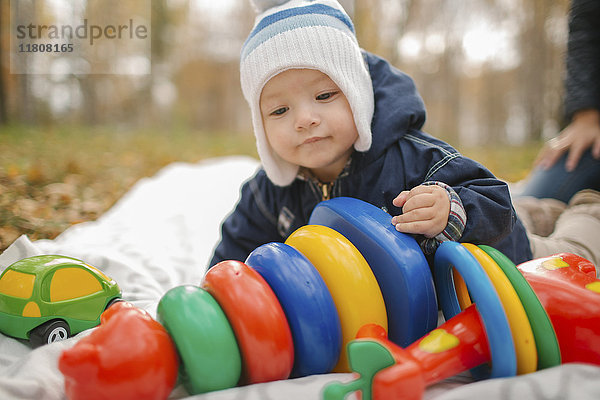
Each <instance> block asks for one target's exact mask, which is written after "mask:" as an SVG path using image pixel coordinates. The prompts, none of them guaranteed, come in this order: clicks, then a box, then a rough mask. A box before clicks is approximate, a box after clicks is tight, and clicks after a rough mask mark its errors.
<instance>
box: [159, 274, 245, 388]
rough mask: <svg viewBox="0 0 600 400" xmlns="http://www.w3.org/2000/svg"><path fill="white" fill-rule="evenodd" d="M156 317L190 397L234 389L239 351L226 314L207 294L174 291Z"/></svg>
mask: <svg viewBox="0 0 600 400" xmlns="http://www.w3.org/2000/svg"><path fill="white" fill-rule="evenodd" d="M157 314H158V320H159V322H160V323H161V324H163V326H164V327H165V328H166V329H167V331H168V332H169V334H170V335H171V338H172V339H173V341H174V342H175V346H176V347H177V351H178V352H179V356H180V357H181V362H182V367H181V369H180V371H181V378H182V381H183V385H184V387H185V388H186V390H187V391H188V392H189V393H190V394H192V395H194V394H199V393H206V392H211V391H214V390H221V389H228V388H232V387H234V386H236V385H237V383H238V381H239V379H240V374H241V371H242V361H241V356H240V351H239V348H238V345H237V342H236V340H235V335H234V333H233V329H232V328H231V325H230V324H229V321H227V317H226V316H225V313H224V312H223V310H221V307H220V306H219V304H218V303H217V301H216V300H215V299H214V298H213V297H212V296H211V295H210V293H208V292H207V291H206V290H204V289H201V288H199V287H196V286H191V285H186V286H178V287H175V288H173V289H171V290H169V291H168V292H167V293H165V295H164V296H163V297H162V298H161V299H160V302H159V303H158V310H157Z"/></svg>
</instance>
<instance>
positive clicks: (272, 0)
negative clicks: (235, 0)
mask: <svg viewBox="0 0 600 400" xmlns="http://www.w3.org/2000/svg"><path fill="white" fill-rule="evenodd" d="M288 1H289V0H250V4H252V7H254V10H255V11H256V12H257V13H258V14H260V13H263V12H265V11H267V10H268V9H270V8H273V7H277V6H280V5H282V4H285V3H287V2H288Z"/></svg>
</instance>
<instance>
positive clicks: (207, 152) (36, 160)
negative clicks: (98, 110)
mask: <svg viewBox="0 0 600 400" xmlns="http://www.w3.org/2000/svg"><path fill="white" fill-rule="evenodd" d="M231 154H247V155H251V156H256V155H255V150H254V137H253V136H252V135H250V134H248V135H231V134H225V133H213V134H206V133H203V132H198V131H193V130H173V131H168V132H165V131H159V130H131V131H130V130H120V129H112V128H108V127H98V128H89V127H79V126H62V127H47V128H42V127H24V126H11V127H5V128H2V129H0V252H1V251H3V250H4V249H5V248H6V247H8V245H10V244H11V243H12V242H13V241H14V240H15V239H16V238H17V237H19V236H20V235H22V234H27V235H28V236H29V237H30V238H31V239H33V240H35V239H45V238H47V239H52V238H54V237H56V236H57V235H58V234H59V233H61V232H62V231H64V230H65V229H66V228H68V227H69V226H70V225H72V224H75V223H79V222H83V221H88V220H93V219H96V218H97V217H99V216H100V215H102V213H104V212H105V211H106V210H108V209H109V208H110V207H111V206H112V205H113V204H114V203H115V201H116V200H118V199H119V198H120V197H121V196H122V195H123V194H124V193H125V192H126V191H127V190H129V188H131V186H132V185H133V184H134V183H135V182H136V181H137V180H139V179H140V178H142V177H146V176H152V175H154V174H155V173H156V172H157V171H158V170H160V169H161V168H162V167H164V166H165V165H167V164H170V163H172V162H175V161H183V162H197V161H199V160H202V159H205V158H209V157H215V156H223V155H231ZM190 184H196V183H194V182H191V183H190Z"/></svg>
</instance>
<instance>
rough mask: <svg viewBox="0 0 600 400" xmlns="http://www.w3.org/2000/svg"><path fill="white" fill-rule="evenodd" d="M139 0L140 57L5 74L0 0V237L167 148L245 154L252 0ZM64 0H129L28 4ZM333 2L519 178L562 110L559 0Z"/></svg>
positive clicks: (6, 23) (197, 155) (78, 216)
mask: <svg viewBox="0 0 600 400" xmlns="http://www.w3.org/2000/svg"><path fill="white" fill-rule="evenodd" d="M15 1H16V0H15ZM18 1H34V0H18ZM131 1H135V0H131ZM148 1H150V4H151V21H150V24H149V25H150V27H151V39H150V40H151V52H150V54H149V56H148V57H147V59H146V60H141V61H142V62H140V60H138V62H137V63H136V64H132V65H131V68H141V70H142V71H143V73H139V74H135V75H116V74H103V75H97V74H76V73H70V72H69V68H63V69H62V70H64V71H66V72H64V73H60V71H61V69H58V73H57V69H56V68H54V67H53V66H52V65H49V66H48V68H49V70H48V72H49V73H48V74H43V73H42V74H11V70H10V61H9V58H10V52H11V50H12V51H14V49H11V40H10V35H11V34H12V33H11V32H10V18H11V12H14V8H15V7H14V6H13V7H11V4H12V3H10V2H9V1H8V0H0V251H2V250H3V249H4V248H5V247H6V246H8V245H9V244H10V243H11V242H12V241H13V240H14V239H16V237H18V236H19V235H20V234H23V233H25V234H28V235H29V236H30V237H32V238H33V239H36V238H45V237H48V238H52V237H54V236H56V235H57V234H58V233H60V232H61V231H62V230H64V229H65V228H66V227H68V226H69V225H71V224H73V223H77V222H82V221H86V220H90V219H94V218H97V217H98V216H99V215H101V214H102V213H103V212H104V211H106V209H108V208H109V207H110V206H111V205H112V204H114V202H115V201H116V200H117V199H118V198H119V197H121V196H122V195H123V193H125V192H126V191H127V189H129V188H130V187H131V185H132V184H133V183H134V182H135V181H137V180H138V179H139V178H141V177H143V176H150V175H153V174H154V173H156V172H157V171H158V170H159V169H160V168H161V167H163V166H164V165H167V164H169V163H171V162H175V161H185V162H197V161H199V160H201V159H204V158H207V157H213V156H221V155H227V154H247V155H251V156H255V149H254V138H253V134H252V131H251V122H250V116H249V110H248V107H247V105H246V103H245V101H244V99H243V96H242V93H241V89H240V87H239V72H238V56H239V52H240V48H241V46H242V43H243V42H244V40H245V38H246V36H247V35H248V33H249V31H250V30H251V28H252V25H253V21H254V11H253V10H252V8H251V6H250V4H249V2H248V1H246V0H219V1H214V0H148ZM73 3H77V5H78V7H79V8H78V10H79V11H78V12H80V13H83V15H86V13H103V12H106V13H111V15H112V16H115V17H119V15H115V14H118V13H120V12H122V13H127V12H128V11H127V7H123V8H121V7H119V8H117V9H115V8H110V7H108V8H105V9H103V8H98V7H91V2H90V3H89V4H90V6H89V9H88V8H87V5H88V2H86V1H85V0H78V1H76V2H71V1H67V0H35V7H34V9H35V11H36V12H37V13H38V15H36V18H37V19H38V20H44V19H47V20H48V22H49V23H52V21H53V18H55V16H53V14H52V13H51V12H49V11H48V10H51V11H53V10H54V11H55V10H57V9H59V10H63V11H64V12H69V10H70V7H71V5H72V4H73ZM341 3H342V4H343V5H344V7H345V8H346V10H347V11H348V13H349V14H350V15H351V16H352V17H353V20H354V23H355V27H356V31H357V36H358V39H359V43H360V44H361V46H362V47H363V48H365V49H366V50H369V51H371V52H374V53H377V54H379V55H381V56H383V57H385V58H387V59H388V60H390V61H391V62H392V63H393V64H394V65H395V66H397V67H398V68H400V69H401V70H403V71H405V72H407V73H408V74H409V75H411V76H412V77H413V78H414V80H415V82H416V85H417V88H418V89H419V91H420V93H421V95H422V97H423V99H424V101H425V103H426V106H427V112H428V117H427V122H426V125H425V131H427V132H428V133H430V134H432V135H434V136H437V137H440V138H442V139H444V140H446V141H447V142H449V143H451V144H452V145H454V146H455V147H457V148H458V149H459V150H460V151H461V152H463V153H464V154H466V155H468V156H470V157H472V158H474V159H476V160H478V161H480V162H482V163H484V164H485V165H487V166H488V167H489V168H490V169H491V170H492V171H493V172H494V173H496V174H497V175H498V176H499V177H501V178H503V179H506V180H511V181H514V180H518V179H521V178H523V177H524V176H525V175H526V173H527V171H528V170H529V168H530V166H531V162H532V160H533V159H534V157H535V154H536V153H537V151H538V150H539V148H540V146H541V144H542V142H543V140H545V139H547V138H549V137H552V136H554V135H556V134H557V132H558V131H559V130H560V128H561V126H562V125H563V121H562V95H563V75H564V55H565V50H566V40H567V12H568V7H569V1H568V0H361V1H352V0H346V1H344V0H342V1H341ZM63 11H61V12H63ZM71 11H72V10H71ZM121 17H123V18H125V19H127V15H124V16H121ZM59 61H60V62H62V63H64V62H65V59H64V58H62V59H59ZM113 61H114V60H113ZM68 62H72V63H76V62H77V60H76V59H75V58H71V59H68ZM50 72H52V73H50ZM148 72H149V73H148ZM190 184H201V183H198V182H190Z"/></svg>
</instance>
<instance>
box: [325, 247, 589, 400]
mask: <svg viewBox="0 0 600 400" xmlns="http://www.w3.org/2000/svg"><path fill="white" fill-rule="evenodd" d="M513 268H514V264H513ZM517 268H518V270H519V271H520V272H521V273H522V274H523V276H524V277H525V279H526V281H527V282H528V283H529V285H531V288H532V289H533V291H534V292H535V294H536V295H537V296H538V298H539V301H540V302H541V304H542V305H543V307H544V309H545V311H546V313H547V315H548V317H549V318H550V320H551V322H552V325H553V327H554V331H555V333H556V339H557V340H558V344H559V346H560V357H562V362H563V363H568V362H584V363H591V364H597V365H600V280H598V279H596V270H595V268H594V265H593V264H591V263H590V262H589V261H587V260H585V259H584V258H581V257H579V256H576V255H573V254H557V255H554V256H551V257H545V258H539V259H535V260H532V261H529V262H526V263H523V264H520V265H519V266H518V267H517ZM367 345H369V346H371V347H370V349H371V350H370V351H371V355H372V357H371V358H369V357H367V356H365V354H364V353H365V351H366V350H363V349H365V348H366V346H367ZM348 353H349V355H350V363H351V366H352V368H353V370H354V371H356V372H360V373H361V376H359V377H358V378H357V379H356V380H355V381H352V382H349V383H345V384H342V383H337V382H336V383H332V384H330V385H328V386H327V387H326V388H325V390H324V392H323V398H324V399H325V400H334V399H343V398H344V397H345V396H346V395H347V394H348V393H350V392H352V391H360V392H361V394H362V398H363V399H371V398H372V399H377V400H383V399H403V400H418V399H421V398H422V396H423V393H424V391H425V388H426V387H427V386H428V385H430V384H432V383H435V382H438V381H441V380H443V379H445V378H447V377H450V376H453V375H456V374H458V373H460V372H462V371H465V370H467V369H472V368H475V367H477V366H480V365H481V364H485V363H489V362H491V363H492V364H493V360H492V359H491V358H492V357H491V356H490V349H489V343H488V338H487V336H486V330H485V329H484V323H483V321H482V318H481V315H480V313H479V311H478V310H477V307H476V304H474V305H471V306H469V307H468V308H466V309H465V310H463V311H462V312H461V313H459V314H457V315H456V316H455V317H453V318H451V319H449V320H448V321H446V322H445V323H444V324H442V325H441V326H440V327H438V328H437V329H435V330H433V331H431V332H430V333H428V334H427V335H425V336H424V337H423V338H421V339H419V340H418V341H416V342H415V343H413V344H412V345H410V346H409V347H407V348H406V349H403V348H401V347H399V346H397V345H395V344H394V343H392V342H391V341H389V340H388V339H387V338H386V335H385V331H384V330H383V329H380V328H378V327H377V326H365V327H363V329H361V331H359V334H358V335H357V340H355V341H353V342H351V343H350V345H349V349H348ZM356 359H360V361H361V363H357V362H356V361H357V360H356ZM559 359H560V358H559ZM392 360H393V361H392ZM377 364H378V365H377ZM365 365H368V366H365ZM539 368H542V367H539Z"/></svg>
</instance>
